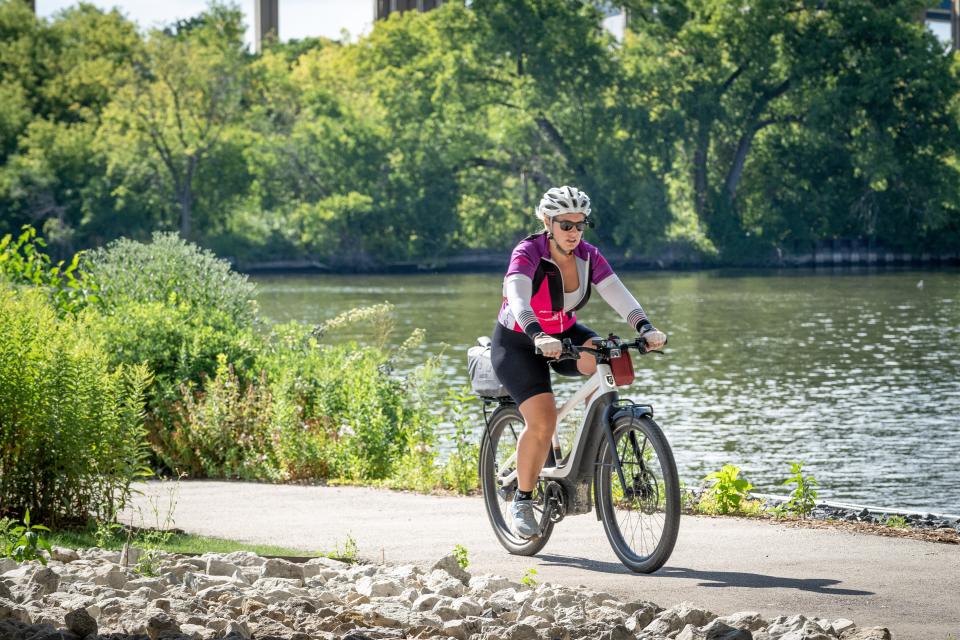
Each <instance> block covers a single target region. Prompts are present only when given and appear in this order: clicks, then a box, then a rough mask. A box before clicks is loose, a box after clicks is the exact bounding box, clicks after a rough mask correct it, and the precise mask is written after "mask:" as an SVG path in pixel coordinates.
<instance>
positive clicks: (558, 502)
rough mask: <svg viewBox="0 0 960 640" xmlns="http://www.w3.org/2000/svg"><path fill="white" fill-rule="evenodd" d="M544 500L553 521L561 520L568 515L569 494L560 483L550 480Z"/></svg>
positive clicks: (545, 490)
mask: <svg viewBox="0 0 960 640" xmlns="http://www.w3.org/2000/svg"><path fill="white" fill-rule="evenodd" d="M544 498H545V500H544V502H545V503H546V505H547V513H548V514H549V516H550V521H551V522H555V523H556V522H560V521H561V520H563V517H564V516H565V515H567V496H566V494H565V493H564V492H563V487H561V486H560V483H558V482H554V481H552V480H551V481H550V482H548V483H547V486H546V488H545V489H544Z"/></svg>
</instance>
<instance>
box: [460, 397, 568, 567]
mask: <svg viewBox="0 0 960 640" xmlns="http://www.w3.org/2000/svg"><path fill="white" fill-rule="evenodd" d="M522 431H523V416H521V415H520V410H519V409H517V408H516V407H515V406H502V407H500V408H498V409H497V410H496V411H494V412H493V415H492V416H490V424H489V426H488V428H487V433H486V434H485V435H484V437H483V442H482V444H481V446H480V460H479V464H478V465H477V466H478V467H479V472H480V488H481V489H482V490H483V503H484V506H485V507H486V509H487V517H488V518H489V519H490V525H491V526H492V527H493V532H494V534H496V536H497V540H499V541H500V544H501V545H503V547H504V549H506V550H507V551H509V552H510V553H512V554H515V555H521V556H532V555H533V554H535V553H537V552H538V551H540V550H541V549H543V546H544V545H545V544H547V540H549V539H550V534H551V533H553V524H554V523H553V522H551V521H550V520H549V518H548V517H546V515H545V513H544V499H543V491H542V490H541V489H542V485H541V486H538V487H537V489H536V491H534V496H533V497H534V501H535V503H536V507H535V510H536V512H537V514H538V519H539V520H540V530H541V532H542V533H541V535H540V536H539V537H536V538H521V537H519V536H516V535H514V533H513V532H512V531H511V530H510V522H511V517H510V502H511V501H512V500H513V494H514V492H516V489H517V484H516V473H515V472H516V469H517V440H518V439H519V438H520V433H521V432H522ZM511 474H512V475H511Z"/></svg>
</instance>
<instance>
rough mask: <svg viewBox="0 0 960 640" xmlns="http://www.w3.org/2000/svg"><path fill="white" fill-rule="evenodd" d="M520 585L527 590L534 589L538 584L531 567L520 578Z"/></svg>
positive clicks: (534, 570)
mask: <svg viewBox="0 0 960 640" xmlns="http://www.w3.org/2000/svg"><path fill="white" fill-rule="evenodd" d="M520 584H522V585H524V586H525V587H527V588H528V589H536V588H537V585H538V584H540V583H539V582H538V581H537V570H536V569H534V568H533V567H530V568H529V569H527V570H526V571H525V572H524V573H523V576H522V577H521V578H520Z"/></svg>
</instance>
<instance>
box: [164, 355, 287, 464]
mask: <svg viewBox="0 0 960 640" xmlns="http://www.w3.org/2000/svg"><path fill="white" fill-rule="evenodd" d="M202 386H203V388H202V390H198V389H195V388H194V387H193V385H187V384H185V385H182V386H181V393H182V398H181V401H180V402H179V403H177V404H176V405H175V406H174V411H173V413H174V426H173V429H172V431H170V432H169V433H161V434H158V437H159V438H162V445H161V447H160V452H161V455H162V459H163V461H164V462H165V463H166V464H167V466H169V467H171V468H176V469H179V470H180V471H183V472H186V473H187V474H189V475H190V476H193V477H211V478H239V479H243V480H275V479H277V476H278V473H277V462H276V457H275V456H274V454H273V449H274V447H273V441H272V433H273V429H272V427H273V425H272V418H273V399H272V396H271V393H270V388H269V386H268V385H267V384H266V379H265V378H263V377H261V379H260V380H259V381H258V382H256V383H250V384H243V383H242V382H241V381H240V379H239V378H238V377H237V375H236V373H235V371H234V368H233V366H232V365H230V364H228V363H227V357H226V356H225V355H222V354H221V355H220V356H219V358H218V367H217V373H216V376H215V377H214V378H213V379H212V380H204V384H203V385H202Z"/></svg>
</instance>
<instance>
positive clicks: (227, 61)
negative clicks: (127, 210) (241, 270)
mask: <svg viewBox="0 0 960 640" xmlns="http://www.w3.org/2000/svg"><path fill="white" fill-rule="evenodd" d="M241 20H242V14H241V12H240V10H239V9H237V8H235V7H227V6H224V5H220V4H216V3H214V4H212V5H211V7H210V8H209V9H208V11H207V13H206V14H204V15H203V16H202V20H199V21H198V22H195V23H190V24H189V25H188V26H187V28H184V29H183V32H182V33H177V34H175V35H170V33H167V32H162V31H153V32H151V33H150V36H149V38H148V39H147V42H146V44H145V50H144V55H143V59H142V60H141V61H140V66H141V69H142V71H141V73H140V74H139V75H138V76H137V77H136V79H135V80H134V81H133V82H132V83H130V84H128V85H127V86H125V87H123V88H122V89H121V90H120V91H119V92H118V93H117V95H116V96H115V97H114V100H113V101H112V102H111V104H110V106H109V108H108V109H107V110H106V112H105V114H104V125H103V127H102V128H101V131H100V139H99V143H100V145H101V148H102V149H104V152H105V153H106V154H107V157H108V174H109V175H116V176H117V178H118V179H119V182H120V187H119V192H120V194H121V196H129V195H130V194H132V193H135V192H136V191H138V190H145V191H146V192H147V193H148V194H149V200H148V204H151V205H153V206H155V207H157V208H158V209H159V211H158V214H159V216H158V217H159V222H160V224H161V225H164V226H172V227H175V228H177V229H179V231H180V233H181V235H182V236H183V237H185V238H189V237H191V235H192V234H193V233H194V231H195V229H194V227H195V224H196V220H195V218H196V215H197V210H196V209H197V204H198V203H201V202H202V203H203V204H205V205H206V207H205V209H206V210H205V211H203V213H205V214H206V215H208V216H213V215H216V212H217V209H218V208H219V207H220V206H222V205H224V204H226V203H227V202H229V200H230V199H231V198H232V197H233V196H234V195H235V194H236V189H237V188H239V184H238V183H239V182H240V181H239V180H235V177H236V176H235V175H234V174H231V171H229V169H232V170H234V171H236V170H241V171H242V169H243V165H242V163H237V162H233V161H232V159H234V158H236V155H237V148H238V146H241V145H239V144H238V143H237V140H236V138H238V137H242V136H241V135H240V133H239V132H237V131H236V130H235V128H234V125H236V124H237V123H238V122H239V119H240V115H241V112H242V101H241V99H242V95H243V94H242V89H243V84H244V73H245V53H244V49H243V42H242V39H241V34H242V21H241ZM211 165H213V166H211ZM214 167H216V168H214ZM225 169H227V170H226V171H223V170H225ZM232 179H233V180H232ZM225 184H227V185H229V186H230V187H232V188H231V189H226V190H224V189H223V188H222V187H223V186H224V185H225ZM203 222H204V223H208V224H209V220H204V221H203Z"/></svg>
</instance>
